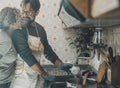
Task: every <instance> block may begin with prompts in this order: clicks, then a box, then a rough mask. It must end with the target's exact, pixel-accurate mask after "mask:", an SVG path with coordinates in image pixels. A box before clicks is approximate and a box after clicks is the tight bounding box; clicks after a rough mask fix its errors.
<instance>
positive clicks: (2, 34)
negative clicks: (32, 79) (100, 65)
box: [0, 7, 20, 88]
mask: <svg viewBox="0 0 120 88" xmlns="http://www.w3.org/2000/svg"><path fill="white" fill-rule="evenodd" d="M19 16H20V12H19V10H18V9H15V8H10V7H5V8H3V9H2V10H1V11H0V88H9V86H10V83H11V81H12V79H13V77H14V72H15V63H16V57H17V54H16V51H15V49H14V47H13V44H12V41H11V39H10V37H9V35H8V34H10V33H11V30H12V29H15V28H19V27H20V26H19V25H17V24H18V21H17V20H18V19H19V18H18V17H19Z"/></svg>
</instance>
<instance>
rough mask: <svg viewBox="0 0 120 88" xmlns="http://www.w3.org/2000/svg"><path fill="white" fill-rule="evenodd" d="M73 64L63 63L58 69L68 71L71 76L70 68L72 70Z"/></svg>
mask: <svg viewBox="0 0 120 88" xmlns="http://www.w3.org/2000/svg"><path fill="white" fill-rule="evenodd" d="M72 66H73V64H71V63H63V62H61V63H60V65H59V66H58V68H59V69H60V70H64V71H66V72H67V73H68V74H71V71H70V68H72Z"/></svg>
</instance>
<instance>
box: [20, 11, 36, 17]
mask: <svg viewBox="0 0 120 88" xmlns="http://www.w3.org/2000/svg"><path fill="white" fill-rule="evenodd" d="M22 14H25V15H27V16H32V15H35V14H36V12H35V11H34V10H29V11H24V10H22Z"/></svg>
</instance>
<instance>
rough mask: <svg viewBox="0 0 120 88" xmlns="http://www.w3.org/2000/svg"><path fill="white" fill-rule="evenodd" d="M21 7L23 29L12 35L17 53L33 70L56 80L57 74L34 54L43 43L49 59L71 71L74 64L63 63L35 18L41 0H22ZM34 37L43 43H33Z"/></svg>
mask: <svg viewBox="0 0 120 88" xmlns="http://www.w3.org/2000/svg"><path fill="white" fill-rule="evenodd" d="M21 7H22V12H23V14H22V16H23V18H22V20H21V24H22V30H20V29H16V30H14V31H13V33H12V36H11V37H12V40H13V43H14V46H15V48H16V50H17V53H18V54H19V55H20V57H21V58H22V59H23V60H24V61H25V63H27V65H28V66H29V67H30V68H32V70H34V71H36V72H37V73H38V74H39V75H41V76H42V77H43V78H44V79H45V80H47V81H55V80H56V78H55V76H53V75H51V74H49V72H45V71H44V69H43V68H42V67H41V65H40V63H39V62H38V60H37V58H36V57H35V55H34V54H33V51H34V50H36V49H38V48H39V47H37V45H41V50H42V49H43V53H44V55H45V57H46V58H47V59H48V60H50V61H51V62H52V63H53V64H55V66H57V67H58V68H59V69H60V70H64V71H66V72H68V73H70V70H69V69H70V68H71V67H72V64H68V63H63V62H62V61H61V60H60V59H59V57H58V56H57V55H56V54H55V53H54V52H53V50H52V48H51V46H50V45H49V43H48V40H47V36H46V32H45V30H44V28H43V27H42V26H41V25H40V24H38V23H36V22H35V18H36V16H37V15H38V14H39V9H40V2H39V0H23V1H22V2H21ZM30 38H31V39H30ZM34 39H35V40H37V39H39V40H37V41H39V43H41V44H33V45H32V43H33V42H32V43H31V41H34ZM29 40H30V41H29ZM35 42H36V41H34V43H35ZM31 45H32V46H31ZM34 45H36V47H37V48H35V46H34ZM33 46H34V47H33ZM32 49H34V50H32ZM37 51H39V50H37ZM40 53H41V52H40ZM16 88H17V87H16ZM20 88H22V87H20ZM25 88H27V87H25ZM29 88H33V87H29ZM40 88H41V87H40Z"/></svg>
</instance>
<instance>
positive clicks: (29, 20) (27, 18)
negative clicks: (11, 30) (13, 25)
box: [21, 17, 35, 27]
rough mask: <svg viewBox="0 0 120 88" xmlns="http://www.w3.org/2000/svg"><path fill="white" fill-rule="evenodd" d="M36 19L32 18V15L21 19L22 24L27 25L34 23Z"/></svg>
mask: <svg viewBox="0 0 120 88" xmlns="http://www.w3.org/2000/svg"><path fill="white" fill-rule="evenodd" d="M34 21H35V18H33V19H31V18H30V17H23V18H22V19H21V26H22V27H27V26H28V25H30V24H32V23H33V22H34Z"/></svg>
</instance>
